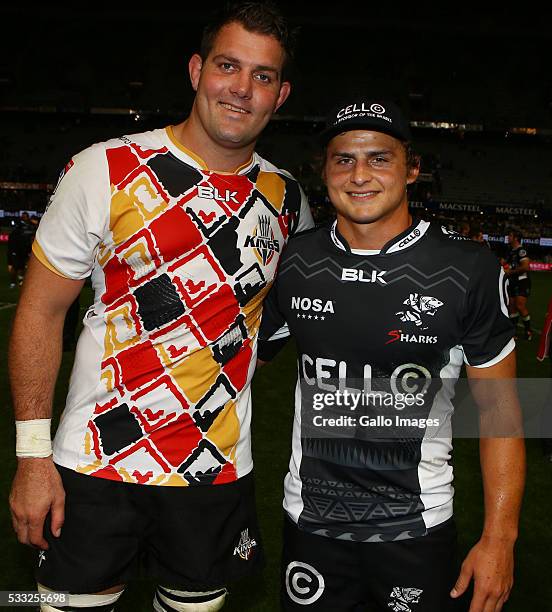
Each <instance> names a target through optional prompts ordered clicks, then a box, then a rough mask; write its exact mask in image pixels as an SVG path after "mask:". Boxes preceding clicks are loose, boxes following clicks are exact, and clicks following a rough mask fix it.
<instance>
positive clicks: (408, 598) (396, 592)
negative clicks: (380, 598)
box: [387, 587, 423, 612]
mask: <svg viewBox="0 0 552 612" xmlns="http://www.w3.org/2000/svg"><path fill="white" fill-rule="evenodd" d="M422 593H423V590H422V589H415V588H412V587H393V590H392V591H391V594H390V595H389V598H390V600H391V601H389V602H388V604H387V607H388V608H391V610H393V612H413V610H412V608H411V607H410V604H416V603H419V602H420V597H421V595H422Z"/></svg>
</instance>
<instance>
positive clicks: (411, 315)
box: [395, 293, 443, 329]
mask: <svg viewBox="0 0 552 612" xmlns="http://www.w3.org/2000/svg"><path fill="white" fill-rule="evenodd" d="M403 304H404V305H405V306H407V308H405V310H399V312H396V313H395V314H396V315H397V316H398V317H399V318H400V320H401V321H403V322H405V323H407V322H411V323H414V325H416V327H421V328H422V329H427V325H426V326H425V327H422V325H424V323H425V322H426V321H425V318H426V317H433V316H435V313H436V312H437V309H438V308H440V307H441V306H443V302H441V301H440V300H438V299H437V298H434V297H431V296H430V295H420V294H418V293H411V294H410V295H409V296H408V297H407V298H406V300H404V302H403Z"/></svg>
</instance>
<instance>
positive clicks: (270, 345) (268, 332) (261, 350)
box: [257, 279, 290, 361]
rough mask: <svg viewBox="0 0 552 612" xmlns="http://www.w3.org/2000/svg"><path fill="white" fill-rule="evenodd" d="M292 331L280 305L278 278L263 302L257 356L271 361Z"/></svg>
mask: <svg viewBox="0 0 552 612" xmlns="http://www.w3.org/2000/svg"><path fill="white" fill-rule="evenodd" d="M289 337H290V331H289V328H288V325H287V323H286V320H285V318H284V315H283V314H282V312H281V311H280V308H279V306H278V280H277V279H276V280H275V281H274V284H273V285H272V287H271V288H270V291H269V292H268V295H267V296H266V299H265V301H264V303H263V317H262V320H261V327H260V329H259V340H258V348H257V356H258V358H259V359H261V360H262V361H271V360H272V359H273V358H274V357H275V356H276V354H277V353H278V352H279V351H280V350H281V349H282V348H283V347H284V346H285V344H286V342H287V341H288V340H289Z"/></svg>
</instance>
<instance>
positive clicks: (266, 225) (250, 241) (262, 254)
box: [243, 215, 280, 266]
mask: <svg viewBox="0 0 552 612" xmlns="http://www.w3.org/2000/svg"><path fill="white" fill-rule="evenodd" d="M243 246H246V247H253V249H254V252H255V256H256V257H257V259H258V260H259V263H262V264H263V266H266V265H268V264H269V263H270V262H271V261H272V258H273V257H274V253H279V252H280V243H279V242H278V240H276V239H275V238H274V232H273V231H272V227H271V226H270V217H268V216H266V215H259V222H258V224H257V227H256V228H255V229H254V230H253V235H252V236H246V238H245V242H244V245H243Z"/></svg>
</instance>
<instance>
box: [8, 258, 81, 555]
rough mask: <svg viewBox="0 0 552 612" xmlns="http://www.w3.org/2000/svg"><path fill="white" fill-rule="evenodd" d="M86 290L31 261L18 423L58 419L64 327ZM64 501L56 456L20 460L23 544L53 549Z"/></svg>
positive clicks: (19, 337) (19, 361)
mask: <svg viewBox="0 0 552 612" xmlns="http://www.w3.org/2000/svg"><path fill="white" fill-rule="evenodd" d="M83 284H84V281H82V280H71V279H67V278H64V277H62V276H59V275H57V274H55V273H54V272H52V271H50V270H49V269H48V268H46V267H45V266H44V265H43V264H42V263H40V262H39V260H38V259H37V258H36V257H35V256H34V255H31V259H30V261H29V267H28V270H27V273H26V276H25V282H24V284H23V290H22V293H21V297H20V300H19V305H18V307H17V312H16V315H15V320H14V324H13V330H12V335H11V340H10V353H9V375H10V384H11V390H12V397H13V404H14V411H15V419H16V421H28V420H32V419H49V418H51V416H52V402H53V396H54V388H55V382H56V378H57V374H58V370H59V365H60V361H61V353H62V335H63V322H64V320H65V314H66V312H67V309H68V308H69V306H70V305H71V304H72V302H73V301H74V300H75V298H76V297H77V295H78V294H79V292H80V290H81V289H82V286H83ZM64 501H65V493H64V490H63V486H62V484H61V478H60V477H59V474H58V472H57V470H56V468H55V466H54V463H53V460H52V456H50V457H46V458H36V457H28V458H27V457H26V458H21V457H20V458H18V465H17V471H16V474H15V478H14V480H13V484H12V490H11V493H10V509H11V514H12V522H13V527H14V530H15V532H16V533H17V537H18V539H19V541H20V542H22V543H24V544H32V545H34V546H38V547H40V548H42V549H47V548H48V543H47V542H46V540H45V539H44V536H43V526H44V519H45V517H46V515H47V514H48V512H49V511H50V510H51V513H52V516H51V529H52V533H53V534H54V535H55V536H58V535H59V532H60V529H61V526H62V525H63V520H64Z"/></svg>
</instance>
